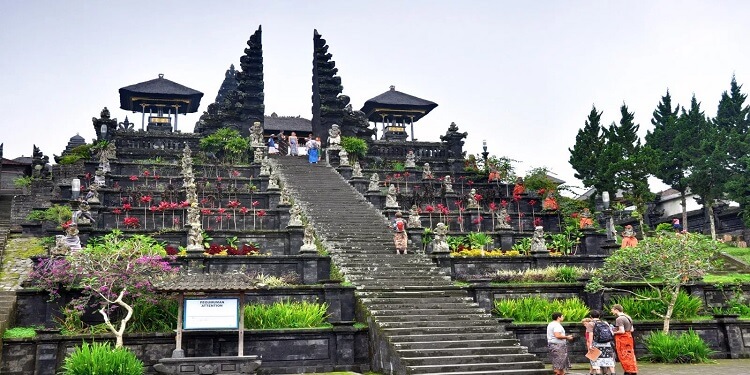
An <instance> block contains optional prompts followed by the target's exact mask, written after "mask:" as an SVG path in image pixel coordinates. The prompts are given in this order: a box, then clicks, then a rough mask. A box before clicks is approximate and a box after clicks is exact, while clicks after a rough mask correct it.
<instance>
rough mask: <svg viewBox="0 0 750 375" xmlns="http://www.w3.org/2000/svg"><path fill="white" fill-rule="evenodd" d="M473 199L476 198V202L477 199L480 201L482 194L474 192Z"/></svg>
mask: <svg viewBox="0 0 750 375" xmlns="http://www.w3.org/2000/svg"><path fill="white" fill-rule="evenodd" d="M474 199H475V200H476V201H477V202H479V201H481V200H482V195H481V194H474Z"/></svg>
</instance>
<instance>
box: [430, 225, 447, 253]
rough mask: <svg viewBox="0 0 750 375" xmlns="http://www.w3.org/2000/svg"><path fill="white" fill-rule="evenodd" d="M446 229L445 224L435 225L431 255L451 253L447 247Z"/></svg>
mask: <svg viewBox="0 0 750 375" xmlns="http://www.w3.org/2000/svg"><path fill="white" fill-rule="evenodd" d="M447 235H448V227H447V226H446V225H445V223H437V225H436V226H435V238H434V239H433V240H432V253H433V254H449V253H450V252H451V249H450V247H449V246H448V240H447V238H446V237H447Z"/></svg>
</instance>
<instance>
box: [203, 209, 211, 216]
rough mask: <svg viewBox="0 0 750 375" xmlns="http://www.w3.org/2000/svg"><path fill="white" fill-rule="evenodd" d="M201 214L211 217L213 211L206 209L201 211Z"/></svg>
mask: <svg viewBox="0 0 750 375" xmlns="http://www.w3.org/2000/svg"><path fill="white" fill-rule="evenodd" d="M201 213H202V214H203V215H211V210H210V209H208V208H204V209H202V210H201Z"/></svg>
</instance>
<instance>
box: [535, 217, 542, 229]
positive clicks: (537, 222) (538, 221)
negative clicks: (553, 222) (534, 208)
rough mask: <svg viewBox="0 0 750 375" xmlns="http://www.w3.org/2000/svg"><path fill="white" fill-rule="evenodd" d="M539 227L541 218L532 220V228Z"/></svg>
mask: <svg viewBox="0 0 750 375" xmlns="http://www.w3.org/2000/svg"><path fill="white" fill-rule="evenodd" d="M541 225H542V218H541V217H537V218H534V226H535V227H538V226H541Z"/></svg>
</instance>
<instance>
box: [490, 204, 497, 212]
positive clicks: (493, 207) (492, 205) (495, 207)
mask: <svg viewBox="0 0 750 375" xmlns="http://www.w3.org/2000/svg"><path fill="white" fill-rule="evenodd" d="M495 210H497V204H495V202H492V203H490V211H495Z"/></svg>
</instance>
